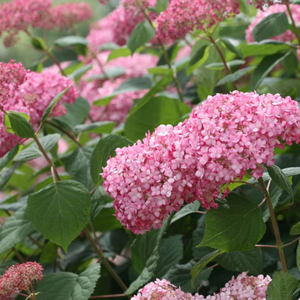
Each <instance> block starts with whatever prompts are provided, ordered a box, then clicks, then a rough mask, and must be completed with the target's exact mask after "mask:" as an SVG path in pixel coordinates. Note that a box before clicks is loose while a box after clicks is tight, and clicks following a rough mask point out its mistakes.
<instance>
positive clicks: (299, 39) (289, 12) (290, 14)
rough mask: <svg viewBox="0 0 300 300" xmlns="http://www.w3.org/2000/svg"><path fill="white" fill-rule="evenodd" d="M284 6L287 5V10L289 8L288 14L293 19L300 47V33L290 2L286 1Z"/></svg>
mask: <svg viewBox="0 0 300 300" xmlns="http://www.w3.org/2000/svg"><path fill="white" fill-rule="evenodd" d="M284 4H285V6H286V8H287V11H288V14H289V16H290V19H291V21H292V25H293V27H294V30H295V34H296V37H297V40H298V44H299V46H300V35H299V31H298V29H297V26H296V23H295V20H294V18H293V15H292V11H291V8H290V3H289V0H285V1H284Z"/></svg>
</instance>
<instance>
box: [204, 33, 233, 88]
mask: <svg viewBox="0 0 300 300" xmlns="http://www.w3.org/2000/svg"><path fill="white" fill-rule="evenodd" d="M207 36H208V38H209V40H210V41H211V43H212V44H213V45H214V46H215V48H216V50H217V52H218V53H219V56H220V58H221V60H222V62H223V64H224V67H225V70H226V72H227V74H228V75H230V74H232V72H231V70H230V68H229V67H228V65H227V62H226V59H225V56H224V54H223V53H222V50H221V49H220V47H219V46H218V44H217V43H216V41H215V40H214V38H213V37H212V35H210V34H207ZM232 85H233V88H234V89H235V90H237V86H236V83H235V82H232Z"/></svg>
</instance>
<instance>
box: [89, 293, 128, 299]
mask: <svg viewBox="0 0 300 300" xmlns="http://www.w3.org/2000/svg"><path fill="white" fill-rule="evenodd" d="M119 297H127V295H125V294H115V295H103V296H92V297H90V299H106V298H119Z"/></svg>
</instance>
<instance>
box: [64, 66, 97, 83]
mask: <svg viewBox="0 0 300 300" xmlns="http://www.w3.org/2000/svg"><path fill="white" fill-rule="evenodd" d="M92 67H93V65H92V64H88V65H83V66H82V67H80V68H78V69H76V70H75V71H74V72H73V73H72V74H70V75H69V76H68V77H69V78H70V79H71V80H73V81H75V83H78V82H79V80H80V78H81V77H82V76H83V75H84V74H85V73H87V71H89V70H90V69H91V68H92Z"/></svg>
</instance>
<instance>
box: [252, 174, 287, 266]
mask: <svg viewBox="0 0 300 300" xmlns="http://www.w3.org/2000/svg"><path fill="white" fill-rule="evenodd" d="M258 182H259V184H260V186H261V188H262V189H263V191H264V193H265V195H266V201H267V204H268V207H269V211H270V218H271V223H272V227H273V231H274V235H275V239H276V247H277V250H278V253H279V258H280V262H281V267H282V271H283V272H287V271H288V269H287V265H286V260H285V256H284V251H283V244H282V241H281V237H280V231H279V227H278V223H277V220H276V215H275V212H274V209H273V204H272V200H271V198H270V194H269V192H268V190H267V188H266V186H265V183H264V181H263V179H262V178H259V179H258Z"/></svg>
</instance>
